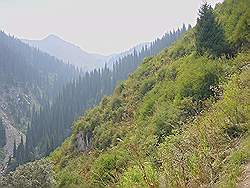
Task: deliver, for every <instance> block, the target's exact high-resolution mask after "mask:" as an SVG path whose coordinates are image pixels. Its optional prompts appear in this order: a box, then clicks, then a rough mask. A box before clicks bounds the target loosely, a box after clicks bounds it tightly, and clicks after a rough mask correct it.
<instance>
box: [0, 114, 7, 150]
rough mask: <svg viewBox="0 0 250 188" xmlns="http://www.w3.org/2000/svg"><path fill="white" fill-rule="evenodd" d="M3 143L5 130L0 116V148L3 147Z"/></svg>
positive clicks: (4, 141) (4, 142)
mask: <svg viewBox="0 0 250 188" xmlns="http://www.w3.org/2000/svg"><path fill="white" fill-rule="evenodd" d="M5 144H6V132H5V127H4V125H3V121H2V118H1V117H0V148H1V147H4V146H5Z"/></svg>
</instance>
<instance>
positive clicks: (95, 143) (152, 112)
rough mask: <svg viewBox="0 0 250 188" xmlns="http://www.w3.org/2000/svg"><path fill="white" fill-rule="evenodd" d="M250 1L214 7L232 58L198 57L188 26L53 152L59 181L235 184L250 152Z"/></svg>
mask: <svg viewBox="0 0 250 188" xmlns="http://www.w3.org/2000/svg"><path fill="white" fill-rule="evenodd" d="M248 4H249V3H248V1H243V0H242V1H232V0H227V1H225V2H224V3H223V4H222V5H219V6H217V8H216V10H215V12H216V14H217V16H218V20H219V21H221V24H222V25H223V26H224V28H225V34H226V36H227V40H228V41H229V42H230V44H231V46H232V48H233V49H234V50H235V52H236V51H238V52H237V53H236V55H235V57H234V58H232V59H224V58H220V59H211V58H209V57H201V56H198V55H196V54H195V47H194V35H195V32H194V30H193V31H190V32H189V33H187V34H186V35H185V36H184V37H183V38H182V40H180V41H178V42H177V43H176V44H175V45H173V46H172V47H170V48H169V49H167V50H165V51H163V52H162V53H161V54H159V55H158V56H156V57H154V58H148V59H146V60H145V61H144V63H143V64H142V65H141V66H140V67H139V68H138V70H137V71H136V72H135V73H134V74H132V75H131V76H130V78H129V79H128V80H127V81H125V82H123V83H121V84H120V85H119V86H118V87H117V88H116V90H115V92H114V94H113V95H112V96H111V97H106V98H104V99H103V100H102V102H101V104H100V105H99V106H97V107H96V108H94V109H92V110H90V111H89V112H88V113H86V114H85V115H84V116H83V117H82V118H80V119H79V120H78V121H77V122H76V123H75V125H74V131H73V135H72V136H71V137H70V138H69V139H68V140H67V141H66V142H65V143H64V144H63V145H62V146H61V147H60V148H59V149H58V150H56V151H55V152H54V153H53V154H52V155H51V157H50V160H51V161H52V163H53V167H54V170H55V172H56V176H55V178H56V180H57V182H58V186H60V187H63V186H65V187H68V186H70V185H71V186H80V185H82V186H88V187H89V186H93V187H96V186H97V187H101V186H116V187H147V186H148V187H166V186H167V187H198V186H209V185H217V186H221V187H224V186H231V187H234V186H235V185H236V182H237V177H238V176H239V175H240V173H241V170H242V164H244V163H245V162H246V161H248V160H249V156H250V153H249V150H250V148H249V146H250V145H249V139H250V138H249V128H250V127H249V117H250V112H249V101H250V97H249V89H250V88H249V79H250V78H249V75H250V70H249V62H250V56H249V51H248V49H249V30H248V29H249V24H248V22H247V20H248V19H249V8H246V7H249V6H247V5H248ZM247 18H248V19H247ZM239 20H241V21H240V23H239V22H238V21H239ZM234 27H236V28H238V31H237V32H238V33H240V35H238V34H235V30H233V29H232V28H234ZM239 51H241V52H239Z"/></svg>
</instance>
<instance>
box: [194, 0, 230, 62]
mask: <svg viewBox="0 0 250 188" xmlns="http://www.w3.org/2000/svg"><path fill="white" fill-rule="evenodd" d="M196 48H197V52H198V54H200V55H203V54H205V53H209V54H211V55H212V56H215V57H219V56H221V55H223V54H228V49H229V47H228V44H227V42H226V40H225V36H224V30H223V28H222V27H221V26H220V24H219V23H218V22H217V21H216V19H215V15H214V13H213V9H212V7H211V5H209V4H208V3H204V4H203V5H202V6H201V9H200V10H199V18H198V19H197V25H196Z"/></svg>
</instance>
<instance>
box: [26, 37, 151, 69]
mask: <svg viewBox="0 0 250 188" xmlns="http://www.w3.org/2000/svg"><path fill="white" fill-rule="evenodd" d="M22 41H23V42H24V43H27V44H29V45H30V46H32V47H35V48H38V49H40V50H41V51H44V52H46V53H48V54H50V55H52V56H55V57H56V58H58V59H61V60H63V61H64V62H65V63H69V64H72V65H74V66H77V67H81V68H82V69H83V71H92V70H94V69H98V68H103V67H104V66H105V64H107V66H108V67H109V68H111V69H112V65H113V63H114V62H116V61H118V60H119V59H120V58H122V57H125V56H127V55H129V54H133V53H134V51H136V52H137V53H139V52H140V51H141V50H142V48H145V47H148V48H149V47H150V46H151V44H152V42H143V43H140V44H137V45H135V46H134V47H132V48H130V49H128V50H126V51H124V52H121V53H117V54H111V55H109V56H104V55H100V54H93V53H88V52H85V51H84V50H82V49H81V48H80V47H78V46H76V45H74V44H72V43H69V42H66V41H64V40H63V39H61V38H60V37H58V36H56V35H49V36H47V37H46V38H44V39H42V40H27V39H22Z"/></svg>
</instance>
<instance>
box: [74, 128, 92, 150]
mask: <svg viewBox="0 0 250 188" xmlns="http://www.w3.org/2000/svg"><path fill="white" fill-rule="evenodd" d="M92 141H93V133H92V131H87V132H86V133H84V132H83V131H79V132H78V133H77V134H76V137H75V142H74V146H75V149H76V150H77V151H81V152H87V151H89V149H90V148H91V146H92Z"/></svg>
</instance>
